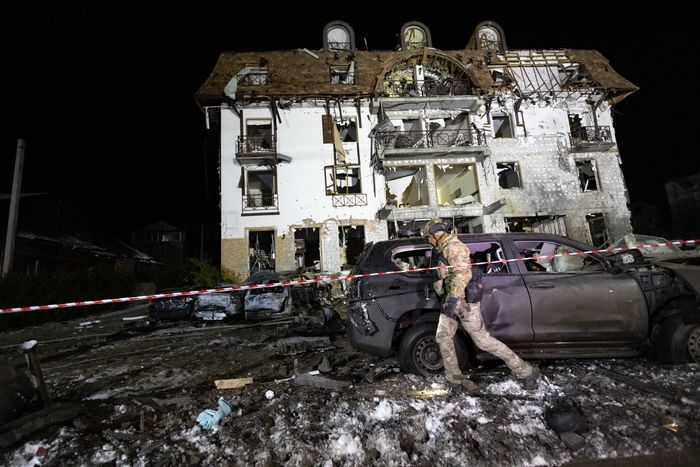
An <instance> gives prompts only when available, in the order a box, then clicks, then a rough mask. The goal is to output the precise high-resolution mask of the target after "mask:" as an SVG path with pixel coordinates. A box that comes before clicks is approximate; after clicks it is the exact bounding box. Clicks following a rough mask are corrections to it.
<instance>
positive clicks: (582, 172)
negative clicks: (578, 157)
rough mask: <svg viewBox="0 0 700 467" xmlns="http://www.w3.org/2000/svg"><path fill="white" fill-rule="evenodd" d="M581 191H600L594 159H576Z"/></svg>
mask: <svg viewBox="0 0 700 467" xmlns="http://www.w3.org/2000/svg"><path fill="white" fill-rule="evenodd" d="M576 168H577V169H578V181H579V184H580V185H581V191H598V176H597V172H598V171H597V169H596V165H595V161H594V160H586V161H576Z"/></svg>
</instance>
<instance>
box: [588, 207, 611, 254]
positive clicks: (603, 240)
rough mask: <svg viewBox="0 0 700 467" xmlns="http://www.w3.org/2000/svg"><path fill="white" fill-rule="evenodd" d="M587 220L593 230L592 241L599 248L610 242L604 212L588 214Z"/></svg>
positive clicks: (591, 230)
mask: <svg viewBox="0 0 700 467" xmlns="http://www.w3.org/2000/svg"><path fill="white" fill-rule="evenodd" d="M586 221H587V222H588V229H589V230H590V232H591V243H592V244H593V245H595V246H596V247H597V248H601V247H604V246H606V245H607V243H608V231H607V229H606V228H605V218H604V217H603V214H602V213H599V212H596V213H591V214H586Z"/></svg>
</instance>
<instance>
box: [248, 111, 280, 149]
mask: <svg viewBox="0 0 700 467" xmlns="http://www.w3.org/2000/svg"><path fill="white" fill-rule="evenodd" d="M245 145H246V152H253V151H268V150H270V149H271V148H273V140H272V120H270V119H269V118H266V119H262V118H261V119H252V118H251V119H247V120H246V122H245Z"/></svg>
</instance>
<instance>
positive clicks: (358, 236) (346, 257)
mask: <svg viewBox="0 0 700 467" xmlns="http://www.w3.org/2000/svg"><path fill="white" fill-rule="evenodd" d="M338 240H339V243H340V264H341V265H343V269H349V268H348V267H347V266H354V265H355V264H357V257H358V256H360V253H362V249H363V248H364V247H365V227H364V226H363V225H343V226H341V227H338Z"/></svg>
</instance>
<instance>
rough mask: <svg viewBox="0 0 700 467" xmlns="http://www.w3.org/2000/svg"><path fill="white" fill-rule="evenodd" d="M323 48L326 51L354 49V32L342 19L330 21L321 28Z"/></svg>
mask: <svg viewBox="0 0 700 467" xmlns="http://www.w3.org/2000/svg"><path fill="white" fill-rule="evenodd" d="M323 50H324V51H326V52H339V51H352V50H355V32H354V31H353V30H352V28H351V27H350V25H349V24H348V23H346V22H344V21H331V22H330V23H328V24H326V27H325V28H323Z"/></svg>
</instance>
